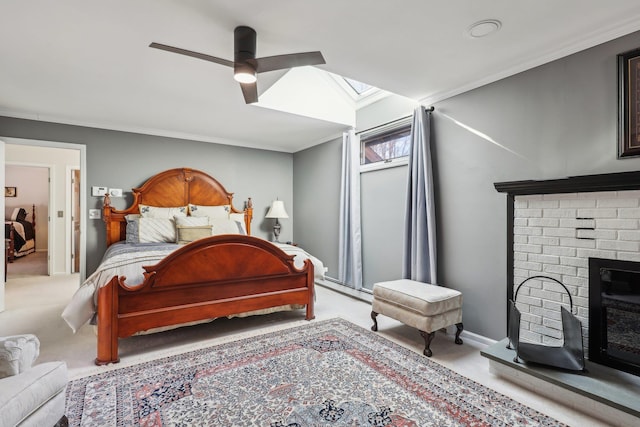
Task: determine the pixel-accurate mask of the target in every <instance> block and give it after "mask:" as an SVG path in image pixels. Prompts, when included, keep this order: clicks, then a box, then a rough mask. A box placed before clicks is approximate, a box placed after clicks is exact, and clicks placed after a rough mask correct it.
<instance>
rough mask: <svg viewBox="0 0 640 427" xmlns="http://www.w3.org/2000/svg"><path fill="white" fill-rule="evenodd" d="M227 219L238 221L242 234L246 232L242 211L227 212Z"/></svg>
mask: <svg viewBox="0 0 640 427" xmlns="http://www.w3.org/2000/svg"><path fill="white" fill-rule="evenodd" d="M229 219H232V220H234V221H236V222H238V223H240V226H241V227H242V234H247V224H246V223H245V222H244V213H231V214H229Z"/></svg>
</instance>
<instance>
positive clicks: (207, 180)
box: [102, 168, 253, 246]
mask: <svg viewBox="0 0 640 427" xmlns="http://www.w3.org/2000/svg"><path fill="white" fill-rule="evenodd" d="M132 191H133V203H132V204H131V206H129V207H128V208H126V209H124V210H116V209H115V208H113V207H112V206H111V200H110V198H109V195H106V196H105V198H104V206H103V207H102V217H103V219H104V222H105V223H106V226H107V236H106V237H107V246H110V245H111V244H113V243H115V242H119V241H121V240H125V239H126V228H127V227H126V225H127V221H126V219H125V216H126V215H129V214H138V213H140V208H139V205H141V204H142V205H150V206H160V207H175V206H186V205H188V204H190V203H191V204H194V205H203V206H219V205H231V212H236V213H240V212H244V220H245V225H246V227H247V234H251V219H252V216H253V208H252V206H251V199H249V200H248V201H247V206H246V207H245V209H244V210H237V209H236V208H234V207H233V193H229V192H228V191H227V190H226V189H225V188H224V187H223V186H222V184H220V183H219V182H218V181H216V180H215V179H214V178H212V177H211V176H209V175H207V174H206V173H204V172H202V171H199V170H195V169H189V168H177V169H169V170H167V171H164V172H160V173H159V174H157V175H155V176H153V177H151V178H149V179H148V180H147V182H145V183H144V184H143V185H142V187H140V188H134V189H133V190H132Z"/></svg>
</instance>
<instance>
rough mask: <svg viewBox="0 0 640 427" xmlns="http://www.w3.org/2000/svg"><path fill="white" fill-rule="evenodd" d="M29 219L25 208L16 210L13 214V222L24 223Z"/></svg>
mask: <svg viewBox="0 0 640 427" xmlns="http://www.w3.org/2000/svg"><path fill="white" fill-rule="evenodd" d="M25 219H27V211H25V210H24V208H15V209H14V210H13V212H12V213H11V221H24V220H25Z"/></svg>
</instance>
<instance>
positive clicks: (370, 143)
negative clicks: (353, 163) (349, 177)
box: [360, 122, 411, 165]
mask: <svg viewBox="0 0 640 427" xmlns="http://www.w3.org/2000/svg"><path fill="white" fill-rule="evenodd" d="M410 140H411V123H407V122H405V123H402V124H400V125H399V126H395V127H394V128H392V129H389V128H387V129H386V130H382V131H380V132H376V133H375V134H369V135H362V136H361V138H360V143H361V149H360V164H361V165H368V164H371V163H378V162H385V163H388V162H391V161H393V160H394V159H399V158H401V157H407V156H409V148H410V145H411V144H410Z"/></svg>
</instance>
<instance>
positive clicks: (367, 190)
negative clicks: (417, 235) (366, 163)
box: [360, 165, 408, 289]
mask: <svg viewBox="0 0 640 427" xmlns="http://www.w3.org/2000/svg"><path fill="white" fill-rule="evenodd" d="M407 171H408V168H407V166H406V165H403V166H397V167H392V168H386V169H380V170H375V171H369V172H364V173H362V174H361V175H360V186H361V187H360V195H361V199H362V203H361V209H362V282H363V283H362V285H363V286H364V287H365V288H367V289H373V284H374V283H376V282H383V281H386V280H396V279H398V278H400V277H401V276H402V241H403V233H404V211H405V203H406V197H405V196H406V191H405V187H406V185H407Z"/></svg>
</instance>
